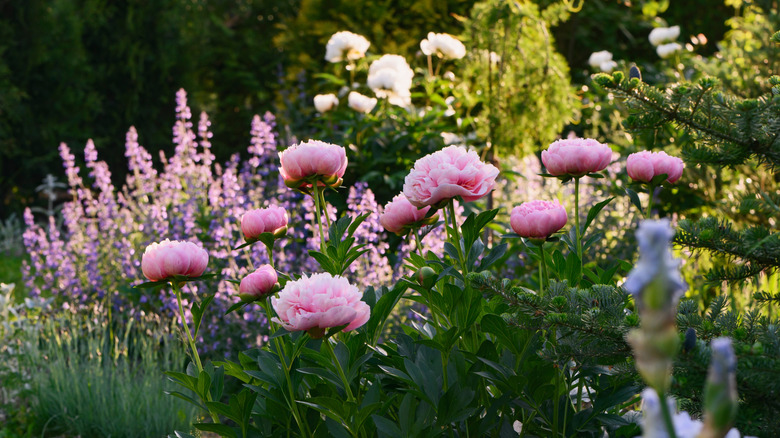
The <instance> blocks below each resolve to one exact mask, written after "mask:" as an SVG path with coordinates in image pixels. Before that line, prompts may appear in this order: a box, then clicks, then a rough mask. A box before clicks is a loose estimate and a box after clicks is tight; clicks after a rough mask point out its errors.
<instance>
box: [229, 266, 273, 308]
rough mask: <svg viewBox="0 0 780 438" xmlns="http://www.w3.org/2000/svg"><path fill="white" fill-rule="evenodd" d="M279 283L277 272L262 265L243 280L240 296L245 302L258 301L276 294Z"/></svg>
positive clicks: (240, 286) (239, 289)
mask: <svg viewBox="0 0 780 438" xmlns="http://www.w3.org/2000/svg"><path fill="white" fill-rule="evenodd" d="M277 281H278V277H277V275H276V270H274V268H272V267H271V265H262V266H260V267H259V268H257V270H255V272H252V273H251V274H249V275H247V276H246V277H244V278H243V279H242V280H241V284H240V285H239V287H238V296H239V297H240V298H241V301H245V302H250V301H255V300H258V299H260V298H262V297H264V296H266V295H269V294H272V293H274V292H276V291H277V290H278V289H279V283H278V282H277Z"/></svg>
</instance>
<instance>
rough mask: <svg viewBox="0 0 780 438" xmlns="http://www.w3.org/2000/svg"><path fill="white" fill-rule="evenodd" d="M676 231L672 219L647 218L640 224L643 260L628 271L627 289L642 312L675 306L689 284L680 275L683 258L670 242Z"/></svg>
mask: <svg viewBox="0 0 780 438" xmlns="http://www.w3.org/2000/svg"><path fill="white" fill-rule="evenodd" d="M672 237H674V230H673V229H672V228H671V227H670V226H669V220H668V219H661V220H657V221H655V220H645V221H642V223H641V224H639V229H638V230H637V232H636V238H637V240H638V241H639V262H637V264H636V266H635V267H634V269H633V270H632V271H631V272H630V273H629V274H628V278H627V279H626V282H625V283H624V284H623V289H625V290H626V291H628V292H629V293H630V294H631V295H633V296H634V299H635V300H636V302H637V304H638V305H639V308H640V312H641V311H642V310H643V308H645V307H648V308H649V309H651V310H656V311H657V310H662V309H670V308H671V309H675V308H676V307H677V302H678V301H679V300H680V298H681V297H682V296H683V294H684V293H685V290H686V289H687V288H688V285H686V284H685V282H684V281H683V279H682V276H681V275H680V270H679V265H680V261H679V260H677V259H674V258H673V257H672V253H671V251H670V242H671V240H672Z"/></svg>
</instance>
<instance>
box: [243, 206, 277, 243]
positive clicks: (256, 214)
mask: <svg viewBox="0 0 780 438" xmlns="http://www.w3.org/2000/svg"><path fill="white" fill-rule="evenodd" d="M286 231H287V210H285V209H284V208H282V207H275V206H272V207H268V208H258V209H255V210H249V211H247V212H246V213H244V215H243V216H241V232H242V233H244V238H246V240H254V239H257V238H258V237H260V235H261V234H263V233H273V234H274V235H275V236H277V235H279V236H281V235H283V234H284V233H285V232H286Z"/></svg>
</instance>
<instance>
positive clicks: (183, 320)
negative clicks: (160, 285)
mask: <svg viewBox="0 0 780 438" xmlns="http://www.w3.org/2000/svg"><path fill="white" fill-rule="evenodd" d="M171 286H173V291H174V292H175V293H176V301H177V302H178V303H179V315H180V316H181V325H183V326H184V333H186V334H187V342H189V344H190V350H191V351H192V357H193V359H194V360H195V366H197V367H198V375H200V373H202V372H203V365H202V364H201V362H200V356H199V355H198V349H197V348H196V347H195V340H194V339H193V338H192V334H191V333H190V327H189V326H188V325H187V319H186V318H185V317H184V306H182V304H181V288H180V287H179V283H178V282H176V281H172V282H171ZM206 401H212V400H211V392H210V391H209V390H208V389H206ZM209 414H210V415H211V419H212V420H213V421H214V423H216V424H219V417H218V416H217V414H215V413H213V412H211V411H210V410H209Z"/></svg>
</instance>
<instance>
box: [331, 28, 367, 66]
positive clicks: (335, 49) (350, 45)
mask: <svg viewBox="0 0 780 438" xmlns="http://www.w3.org/2000/svg"><path fill="white" fill-rule="evenodd" d="M370 45H371V43H370V42H368V40H367V39H366V38H365V37H364V36H362V35H358V34H356V33H352V32H348V31H346V30H344V31H341V32H336V33H334V34H333V36H331V37H330V39H329V40H328V44H327V45H326V46H325V60H326V61H328V62H340V61H344V60H345V59H347V60H350V61H354V60H356V59H360V58H362V57H364V56H366V50H368V47H369V46H370Z"/></svg>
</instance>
